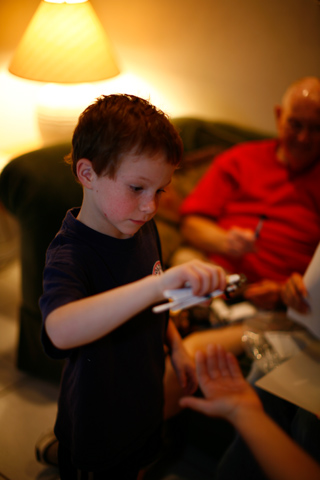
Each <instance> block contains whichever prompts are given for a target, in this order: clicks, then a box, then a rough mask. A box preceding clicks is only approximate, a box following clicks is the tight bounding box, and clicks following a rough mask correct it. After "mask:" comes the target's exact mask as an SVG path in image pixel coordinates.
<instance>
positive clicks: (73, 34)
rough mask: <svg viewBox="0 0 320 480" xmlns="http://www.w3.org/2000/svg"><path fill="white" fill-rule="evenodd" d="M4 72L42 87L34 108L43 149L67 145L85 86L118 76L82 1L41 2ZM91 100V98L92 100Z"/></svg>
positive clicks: (109, 51)
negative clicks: (59, 143)
mask: <svg viewBox="0 0 320 480" xmlns="http://www.w3.org/2000/svg"><path fill="white" fill-rule="evenodd" d="M9 72H10V73H12V74H14V75H16V76H18V77H21V78H25V79H28V80H35V81H39V82H45V85H44V86H43V87H42V89H40V92H39V98H38V104H37V107H36V112H37V117H38V126H39V130H40V133H41V136H42V139H43V142H44V143H45V144H51V143H56V142H57V141H62V140H70V139H71V136H72V132H73V129H74V126H75V124H76V122H77V119H78V116H79V114H80V113H81V111H82V110H83V109H84V108H85V107H86V106H87V105H88V104H89V103H90V102H92V101H94V97H92V98H91V97H90V99H89V98H88V96H89V92H90V88H89V87H90V85H93V82H96V83H97V82H99V81H102V80H106V79H109V78H112V77H115V76H116V75H118V74H119V73H120V71H119V68H118V66H117V63H116V61H115V59H114V54H113V49H112V46H111V42H110V40H109V38H108V36H107V34H106V32H105V30H104V28H103V26H102V24H101V22H100V20H99V19H98V17H97V15H96V13H95V11H94V9H93V7H92V6H91V4H90V2H89V1H88V0H68V1H62V0H42V1H41V3H40V4H39V6H38V9H37V10H36V12H35V14H34V16H33V17H32V19H31V21H30V23H29V25H28V27H27V29H26V31H25V33H24V35H23V36H22V39H21V41H20V43H19V45H18V47H17V49H16V51H15V53H14V56H13V58H12V60H11V63H10V65H9ZM95 96H97V95H95Z"/></svg>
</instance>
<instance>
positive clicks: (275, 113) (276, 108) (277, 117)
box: [274, 105, 282, 122]
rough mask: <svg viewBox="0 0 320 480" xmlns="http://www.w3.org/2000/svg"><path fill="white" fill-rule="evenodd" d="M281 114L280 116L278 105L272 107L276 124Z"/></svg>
mask: <svg viewBox="0 0 320 480" xmlns="http://www.w3.org/2000/svg"><path fill="white" fill-rule="evenodd" d="M281 114H282V107H281V106H280V105H276V106H275V107H274V116H275V118H276V121H277V122H278V120H279V119H280V117H281Z"/></svg>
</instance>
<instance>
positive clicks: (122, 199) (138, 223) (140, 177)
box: [90, 153, 175, 239]
mask: <svg viewBox="0 0 320 480" xmlns="http://www.w3.org/2000/svg"><path fill="white" fill-rule="evenodd" d="M174 170H175V167H174V166H173V165H170V164H169V163H168V162H167V159H166V157H165V156H164V155H163V154H161V153H159V154H157V155H155V156H154V157H152V158H150V156H148V155H143V154H142V155H139V156H138V155H133V154H127V155H126V156H125V157H124V158H123V160H122V161H121V163H120V166H119V169H118V170H117V172H116V175H115V177H114V178H113V179H112V178H110V177H108V176H100V177H98V176H97V175H96V174H94V175H93V185H92V189H91V202H90V203H91V207H92V208H91V214H92V217H91V221H90V223H91V225H90V226H91V227H93V228H95V229H96V230H98V231H100V232H101V233H104V234H106V235H109V236H112V237H115V238H121V239H125V238H129V237H131V236H132V235H134V234H135V233H136V232H137V231H138V230H139V229H140V228H141V227H142V225H144V224H145V223H146V222H148V221H149V220H151V218H152V217H153V216H154V215H155V213H156V212H157V209H158V206H159V200H160V196H161V195H162V193H163V192H164V191H165V188H166V187H167V186H168V185H169V183H170V182H171V177H172V174H173V172H174ZM92 222H94V224H93V225H92Z"/></svg>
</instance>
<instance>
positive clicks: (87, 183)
mask: <svg viewBox="0 0 320 480" xmlns="http://www.w3.org/2000/svg"><path fill="white" fill-rule="evenodd" d="M95 176H96V173H95V171H94V170H93V168H92V163H91V161H90V160H88V159H87V158H80V160H78V162H77V177H78V180H79V182H80V183H81V184H82V185H83V186H84V187H86V188H89V189H92V180H93V179H94V177H95Z"/></svg>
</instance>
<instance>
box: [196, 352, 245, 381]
mask: <svg viewBox="0 0 320 480" xmlns="http://www.w3.org/2000/svg"><path fill="white" fill-rule="evenodd" d="M202 356H203V358H201V364H202V366H201V372H202V375H203V376H204V373H203V372H204V370H206V374H207V375H208V376H209V377H210V378H211V379H212V380H216V379H217V378H218V377H225V378H227V377H232V378H241V377H243V376H242V372H241V369H240V366H239V363H238V361H237V359H236V358H235V356H234V355H233V354H232V353H231V352H226V350H225V349H224V348H223V347H222V346H221V345H208V347H207V359H206V363H205V356H204V355H203V354H202ZM196 358H197V357H196ZM205 367H206V368H205ZM197 373H198V370H197Z"/></svg>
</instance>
